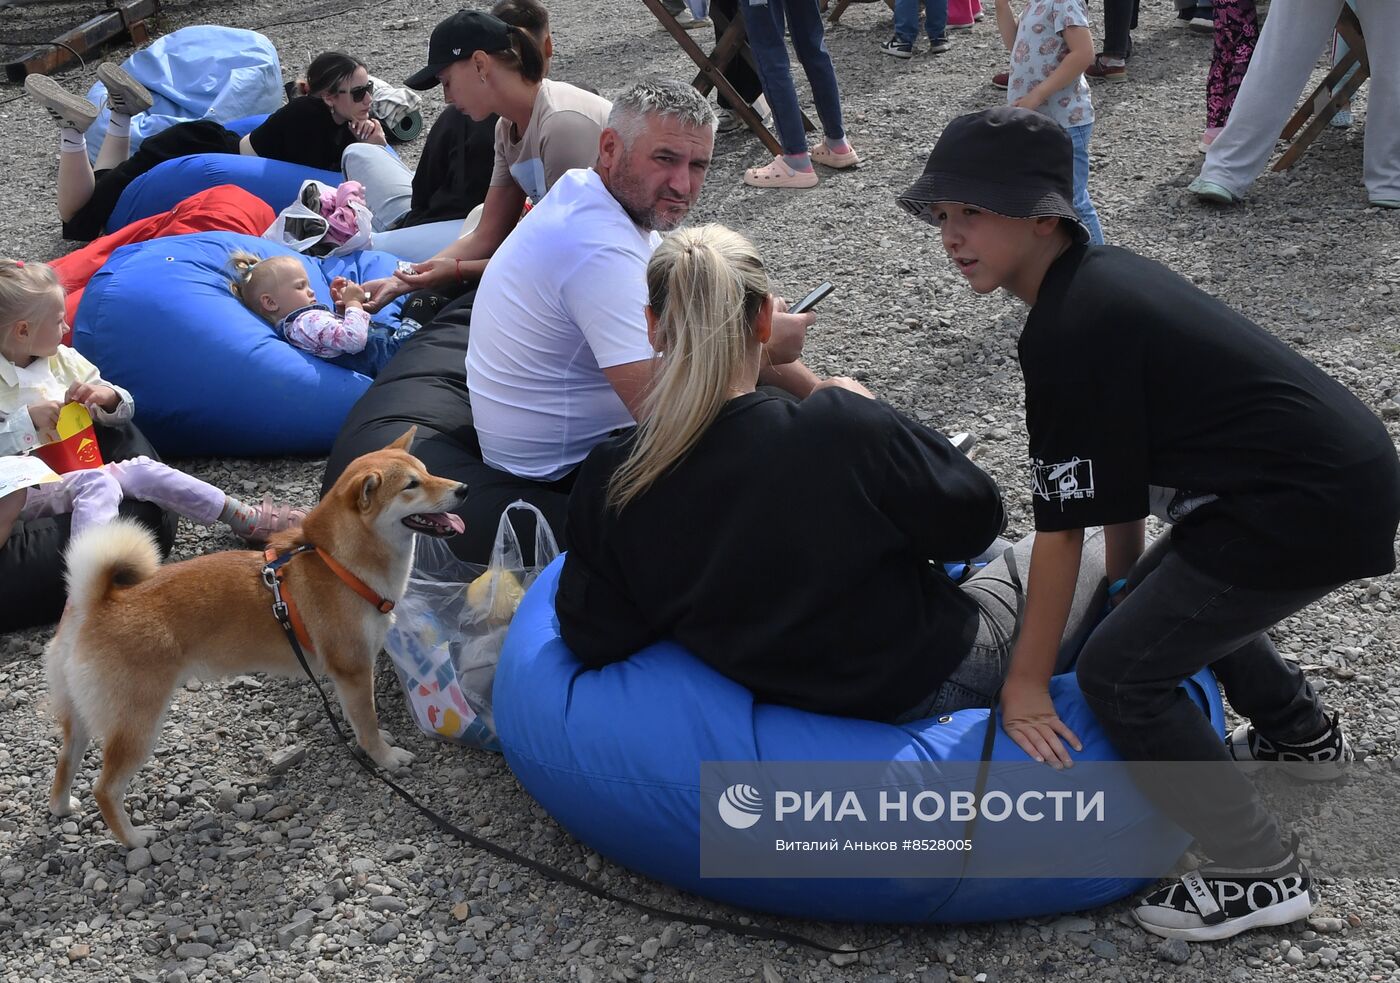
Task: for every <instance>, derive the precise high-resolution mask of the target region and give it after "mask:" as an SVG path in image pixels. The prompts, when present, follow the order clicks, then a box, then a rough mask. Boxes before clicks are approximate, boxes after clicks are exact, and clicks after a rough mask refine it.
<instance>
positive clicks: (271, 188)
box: [107, 154, 344, 229]
mask: <svg viewBox="0 0 1400 983" xmlns="http://www.w3.org/2000/svg"><path fill="white" fill-rule="evenodd" d="M313 179H314V180H316V181H321V182H323V183H325V184H329V185H330V186H331V187H335V186H336V185H338V184H340V182H341V181H342V180H344V177H343V176H342V175H341V173H340V172H339V171H323V170H321V169H320V168H316V167H303V166H302V165H300V164H289V163H287V162H286V161H284V160H270V159H268V158H266V157H246V156H244V155H242V154H192V155H191V156H189V157H177V158H175V159H174V160H167V161H164V162H162V163H160V164H157V165H156V166H155V167H153V168H151V169H150V170H149V171H147V172H146V173H145V174H142V175H141V176H140V177H138V178H137V179H136V180H135V181H132V182H131V183H130V184H129V185H127V186H126V190H125V191H123V192H122V196H121V197H120V198H119V199H117V207H116V208H114V209H112V215H111V217H110V218H108V219H107V228H109V229H120V228H122V227H124V226H126V225H129V224H130V223H132V222H136V221H139V220H141V219H143V218H150V217H151V216H152V215H159V214H160V213H161V212H168V211H170V209H172V208H174V207H175V206H176V205H178V204H179V203H180V202H182V201H184V200H185V199H186V198H188V197H189V196H190V195H193V194H197V193H199V192H200V191H207V190H208V189H209V188H213V187H217V186H218V185H221V184H236V185H238V187H240V188H242V189H243V190H244V191H247V192H249V193H250V194H255V195H257V196H258V197H259V198H261V199H262V200H263V201H265V202H267V203H268V205H270V206H271V207H272V210H273V211H274V212H280V211H281V210H282V209H284V208H286V207H287V206H288V205H290V204H291V203H292V201H293V200H295V198H296V196H297V193H298V192H299V191H301V185H302V182H303V181H310V180H313Z"/></svg>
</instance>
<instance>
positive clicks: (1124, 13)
mask: <svg viewBox="0 0 1400 983" xmlns="http://www.w3.org/2000/svg"><path fill="white" fill-rule="evenodd" d="M1139 3H1140V0H1103V53H1104V54H1106V55H1108V56H1109V57H1110V58H1127V57H1128V56H1129V55H1131V54H1132V53H1133V39H1132V37H1131V36H1130V35H1129V34H1128V32H1129V31H1135V30H1137V26H1138V4H1139Z"/></svg>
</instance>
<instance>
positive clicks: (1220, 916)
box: [1133, 836, 1317, 942]
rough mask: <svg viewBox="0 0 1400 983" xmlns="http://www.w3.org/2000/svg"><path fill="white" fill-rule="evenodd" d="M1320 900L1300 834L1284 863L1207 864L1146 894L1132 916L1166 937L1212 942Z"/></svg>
mask: <svg viewBox="0 0 1400 983" xmlns="http://www.w3.org/2000/svg"><path fill="white" fill-rule="evenodd" d="M1316 905H1317V897H1316V894H1315V892H1314V890H1313V884H1312V876H1311V875H1310V874H1309V873H1308V868H1307V867H1306V866H1305V865H1304V864H1303V861H1302V860H1300V859H1299V857H1298V839H1297V837H1296V836H1295V837H1294V838H1293V842H1292V844H1291V846H1290V848H1289V850H1288V855H1287V856H1286V857H1285V858H1284V859H1283V860H1281V861H1280V862H1279V863H1277V864H1275V865H1273V866H1271V867H1226V866H1223V865H1217V864H1207V865H1205V866H1204V867H1201V868H1200V869H1198V870H1193V871H1191V872H1190V873H1189V874H1183V875H1182V876H1181V877H1179V878H1178V879H1177V880H1175V881H1173V882H1172V883H1170V884H1168V885H1166V886H1165V887H1161V888H1158V889H1157V890H1156V891H1153V892H1152V893H1151V894H1149V895H1147V897H1145V898H1143V899H1142V900H1141V901H1139V902H1138V903H1137V905H1136V906H1135V907H1134V908H1133V918H1134V919H1136V921H1137V923H1138V924H1139V925H1141V926H1142V927H1143V928H1145V929H1146V930H1147V931H1149V932H1151V933H1152V934H1153V935H1160V936H1161V937H1162V938H1164V939H1185V940H1186V941H1188V942H1213V941H1215V940H1217V939H1228V938H1230V937H1231V936H1235V935H1238V934H1240V933H1241V932H1247V931H1249V930H1250V929H1252V928H1263V927H1265V926H1270V925H1287V924H1288V923H1289V922H1295V921H1299V920H1300V919H1303V918H1306V917H1307V916H1308V915H1309V914H1311V913H1312V910H1313V908H1314V907H1316Z"/></svg>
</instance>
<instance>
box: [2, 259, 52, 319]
mask: <svg viewBox="0 0 1400 983" xmlns="http://www.w3.org/2000/svg"><path fill="white" fill-rule="evenodd" d="M55 290H57V291H60V292H62V290H63V285H62V284H61V283H60V282H59V280H58V274H57V273H56V272H54V268H53V267H52V266H50V265H49V264H48V263H29V262H25V261H24V260H22V259H8V258H3V257H0V330H8V329H9V328H10V326H11V325H13V324H15V323H17V322H19V321H32V320H34V319H35V318H37V317H39V316H40V315H42V314H43V313H44V303H45V301H48V300H49V299H50V298H51V297H52V296H53V293H54V291H55Z"/></svg>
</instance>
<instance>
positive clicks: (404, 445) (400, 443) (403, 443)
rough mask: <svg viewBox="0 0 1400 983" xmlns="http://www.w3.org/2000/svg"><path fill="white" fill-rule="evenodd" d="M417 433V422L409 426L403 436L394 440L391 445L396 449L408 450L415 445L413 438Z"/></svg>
mask: <svg viewBox="0 0 1400 983" xmlns="http://www.w3.org/2000/svg"><path fill="white" fill-rule="evenodd" d="M417 435H418V424H416V423H415V424H414V425H413V426H411V427H409V428H408V429H407V430H405V431H404V434H403V436H402V437H400V438H399V439H398V440H396V441H394V442H393V443H392V444H390V445H389V446H390V447H392V448H394V449H395V450H401V451H407V450H408V449H409V448H410V447H412V446H413V438H414V437H415V436H417Z"/></svg>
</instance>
